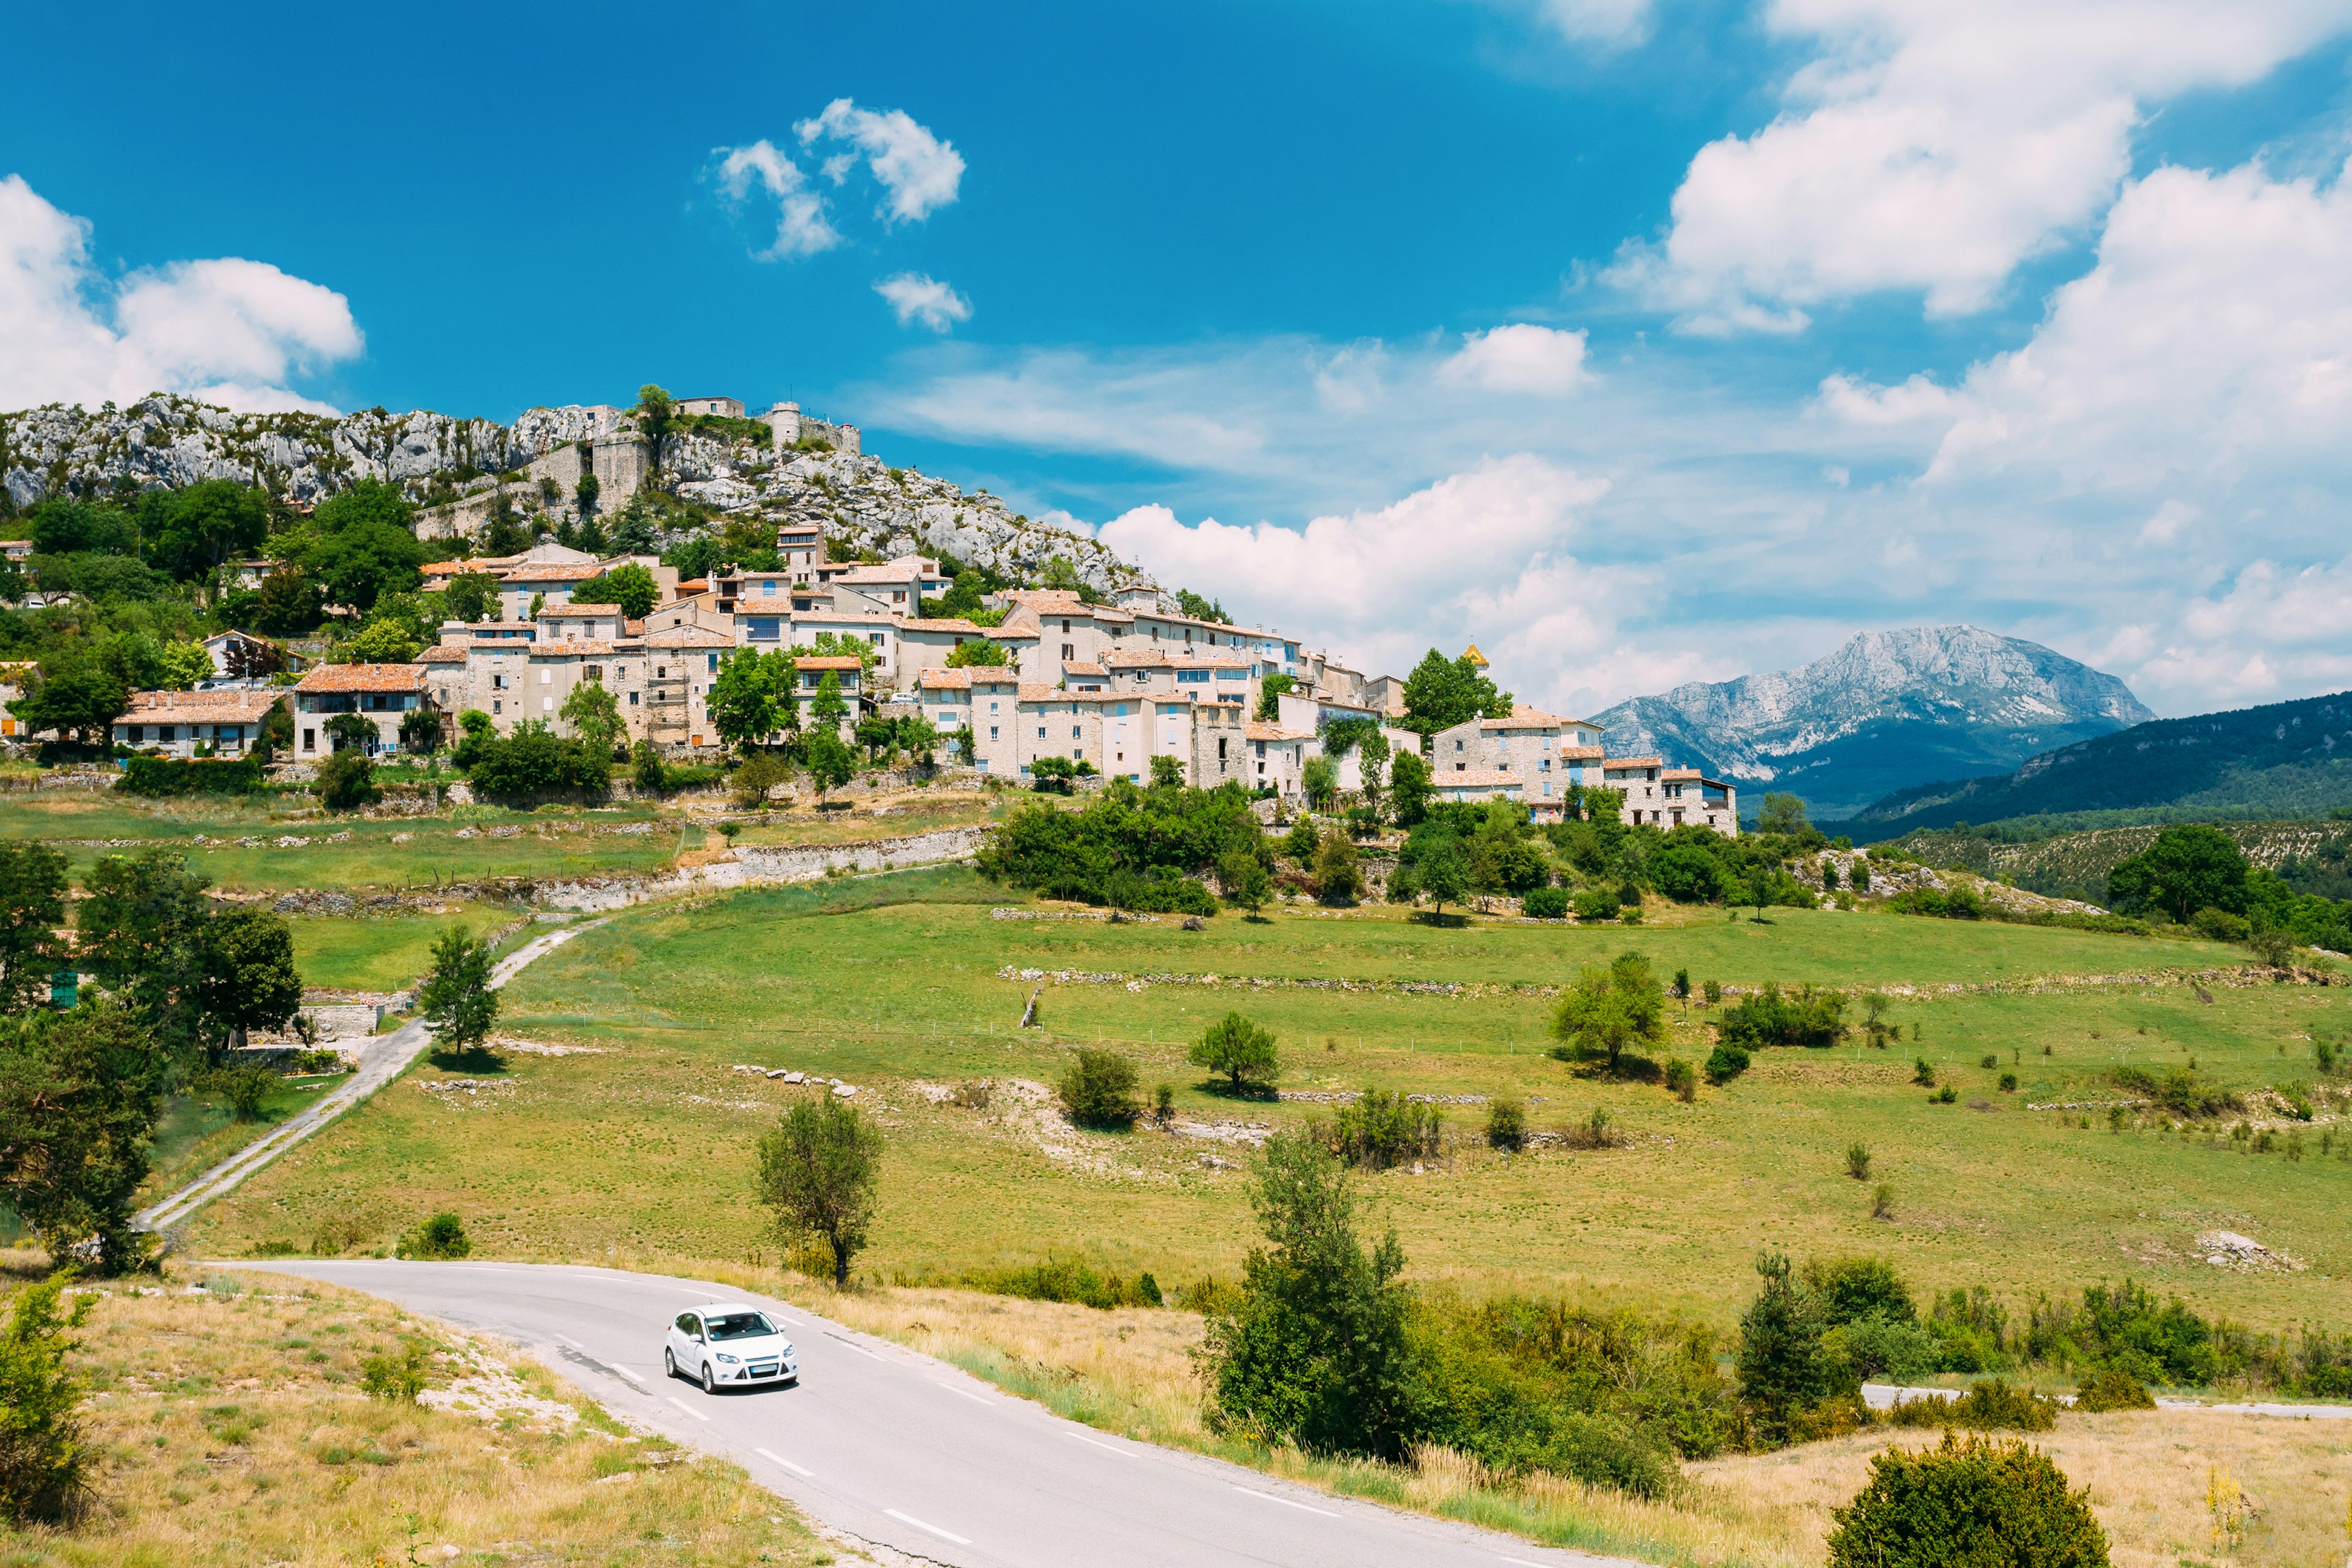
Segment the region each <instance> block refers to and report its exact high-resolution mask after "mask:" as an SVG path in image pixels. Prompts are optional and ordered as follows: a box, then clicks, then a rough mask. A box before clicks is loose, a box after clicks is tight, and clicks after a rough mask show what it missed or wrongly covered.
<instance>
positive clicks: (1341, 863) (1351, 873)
mask: <svg viewBox="0 0 2352 1568" xmlns="http://www.w3.org/2000/svg"><path fill="white" fill-rule="evenodd" d="M1315 896H1316V897H1317V898H1318V899H1321V900H1323V901H1324V902H1325V903H1327V904H1352V903H1354V902H1356V900H1359V899H1361V898H1362V897H1363V896H1364V871H1363V868H1362V867H1361V866H1360V865H1359V864H1358V863H1357V860H1356V846H1355V845H1354V844H1353V843H1352V842H1350V841H1349V837H1348V836H1347V835H1346V834H1344V833H1333V834H1330V835H1328V836H1327V837H1325V838H1324V840H1323V842H1322V844H1321V846H1320V847H1318V848H1317V849H1316V851H1315Z"/></svg>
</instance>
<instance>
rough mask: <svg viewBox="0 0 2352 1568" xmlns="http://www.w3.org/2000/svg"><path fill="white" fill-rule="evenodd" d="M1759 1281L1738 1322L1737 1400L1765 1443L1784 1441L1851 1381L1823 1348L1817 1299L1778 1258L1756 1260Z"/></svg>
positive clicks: (1770, 1255) (1826, 1325)
mask: <svg viewBox="0 0 2352 1568" xmlns="http://www.w3.org/2000/svg"><path fill="white" fill-rule="evenodd" d="M1756 1272H1757V1274H1758V1276H1759V1278H1760V1279H1762V1280H1763V1289H1761V1290H1760V1291H1759V1292H1758V1294H1757V1297H1756V1300H1754V1301H1753V1302H1751V1303H1750V1304H1749V1306H1748V1310H1747V1312H1746V1313H1745V1314H1744V1315H1743V1316H1742V1317H1741V1318H1740V1320H1739V1353H1738V1358H1737V1366H1738V1377H1739V1397H1740V1399H1741V1401H1742V1402H1743V1403H1745V1404H1746V1405H1748V1410H1749V1411H1750V1413H1751V1414H1752V1415H1753V1416H1754V1418H1755V1421H1756V1426H1757V1431H1758V1434H1759V1436H1762V1437H1763V1438H1764V1439H1765V1441H1767V1442H1769V1443H1773V1444H1780V1443H1785V1442H1787V1441H1789V1439H1790V1435H1791V1434H1790V1426H1791V1424H1792V1423H1793V1422H1794V1421H1795V1419H1796V1418H1797V1417H1798V1416H1800V1415H1802V1414H1803V1413H1804V1412H1806V1411H1808V1410H1810V1409H1811V1408H1812V1407H1813V1406H1814V1405H1819V1404H1820V1403H1821V1402H1822V1401H1823V1400H1825V1399H1828V1398H1830V1397H1831V1396H1832V1395H1833V1394H1838V1393H1840V1392H1842V1391H1843V1389H1844V1384H1845V1383H1846V1381H1847V1379H1848V1377H1849V1376H1850V1374H1849V1373H1846V1371H1845V1369H1844V1367H1843V1365H1842V1364H1841V1363H1840V1361H1839V1358H1838V1357H1836V1356H1835V1355H1833V1354H1832V1353H1831V1352H1830V1351H1829V1350H1828V1348H1827V1347H1826V1346H1824V1345H1823V1344H1822V1334H1823V1333H1824V1332H1825V1331H1827V1330H1828V1328H1829V1326H1830V1325H1829V1321H1828V1319H1827V1317H1826V1316H1825V1315H1824V1314H1823V1312H1822V1302H1821V1300H1820V1298H1819V1297H1817V1296H1815V1295H1814V1294H1813V1292H1812V1291H1811V1290H1810V1289H1807V1288H1806V1286H1805V1283H1804V1281H1803V1280H1802V1279H1799V1278H1798V1277H1797V1274H1796V1271H1795V1270H1794V1269H1793V1268H1791V1267H1790V1263H1789V1259H1788V1258H1787V1257H1786V1256H1785V1255H1784V1254H1781V1253H1777V1252H1768V1253H1766V1254H1765V1255H1764V1256H1763V1257H1761V1258H1758V1259H1757V1260H1756Z"/></svg>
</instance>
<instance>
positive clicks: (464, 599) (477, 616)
mask: <svg viewBox="0 0 2352 1568" xmlns="http://www.w3.org/2000/svg"><path fill="white" fill-rule="evenodd" d="M441 605H442V608H443V609H445V610H446V611H447V612H448V616H449V618H450V619H451V620H453V621H465V622H467V623H469V624H470V623H472V622H476V621H487V620H491V619H494V618H495V617H496V616H497V615H498V611H499V580H498V579H497V578H496V577H493V576H491V575H490V574H488V573H487V572H465V573H460V574H458V575H457V576H455V577H452V578H450V579H449V585H448V586H447V587H446V588H444V589H443V590H442V591H441Z"/></svg>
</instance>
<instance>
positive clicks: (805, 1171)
mask: <svg viewBox="0 0 2352 1568" xmlns="http://www.w3.org/2000/svg"><path fill="white" fill-rule="evenodd" d="M759 1152H760V1175H759V1188H758V1191H759V1194H760V1201H761V1203H763V1204H766V1205H768V1206H769V1207H770V1208H771V1209H773V1210H774V1211H775V1215H776V1228H777V1230H778V1232H779V1233H780V1235H782V1237H785V1238H786V1239H790V1238H793V1237H815V1238H816V1239H818V1240H820V1241H822V1242H824V1244H825V1247H827V1248H828V1249H829V1250H830V1251H831V1253H832V1254H833V1282H834V1285H835V1288H836V1289H838V1288H840V1287H843V1286H845V1285H847V1284H848V1283H849V1265H850V1260H851V1259H852V1258H856V1256H857V1254H858V1253H859V1252H860V1251H862V1250H863V1249H864V1248H865V1246H866V1237H867V1235H868V1233H869V1232H870V1231H871V1230H872V1228H873V1225H874V1196H875V1192H876V1189H877V1187H878V1186H879V1185H880V1183H881V1177H882V1134H881V1132H880V1131H878V1130H877V1128H875V1127H874V1126H873V1124H872V1123H870V1122H868V1121H866V1119H865V1118H864V1117H862V1116H860V1115H859V1114H858V1113H857V1110H856V1107H855V1106H852V1105H847V1104H845V1103H843V1102H842V1101H841V1100H835V1099H834V1098H832V1097H831V1096H827V1097H826V1098H824V1099H823V1100H817V1101H815V1102H814V1103H811V1102H809V1101H806V1100H803V1101H802V1102H801V1103H799V1104H797V1105H794V1106H793V1108H792V1109H791V1110H787V1111H785V1112H784V1118H783V1120H782V1121H781V1122H780V1123H778V1124H777V1125H776V1126H774V1127H772V1128H770V1129H769V1130H768V1131H766V1132H765V1133H763V1134H761V1138H760V1151H759Z"/></svg>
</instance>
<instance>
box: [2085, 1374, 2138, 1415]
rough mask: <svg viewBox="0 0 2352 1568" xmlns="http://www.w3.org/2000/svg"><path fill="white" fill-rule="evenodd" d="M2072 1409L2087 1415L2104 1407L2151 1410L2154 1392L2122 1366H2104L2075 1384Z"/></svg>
mask: <svg viewBox="0 0 2352 1568" xmlns="http://www.w3.org/2000/svg"><path fill="white" fill-rule="evenodd" d="M2074 1408H2075V1409H2077V1410H2080V1411H2083V1412H2084V1413H2085V1414H2089V1415H2096V1414H2098V1413H2099V1412H2101V1411H2104V1410H2153V1409H2155V1408H2156V1395H2155V1394H2150V1393H2149V1392H2148V1390H2147V1384H2144V1383H2142V1382H2141V1381H2140V1380H2139V1379H2137V1378H2136V1377H2134V1376H2133V1375H2132V1374H2131V1373H2127V1372H2126V1371H2124V1370H2123V1369H2122V1368H2121V1367H2115V1366H2103V1367H2101V1368H2099V1370H2098V1371H2096V1372H2094V1373H2090V1374H2088V1375H2087V1376H2085V1377H2084V1379H2083V1380H2082V1382H2080V1383H2078V1384H2075V1385H2074Z"/></svg>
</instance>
